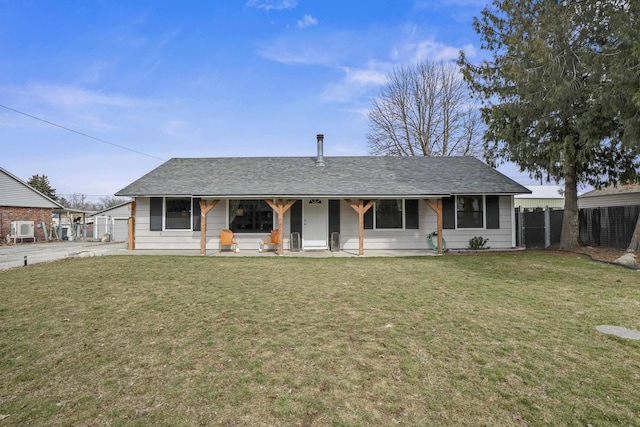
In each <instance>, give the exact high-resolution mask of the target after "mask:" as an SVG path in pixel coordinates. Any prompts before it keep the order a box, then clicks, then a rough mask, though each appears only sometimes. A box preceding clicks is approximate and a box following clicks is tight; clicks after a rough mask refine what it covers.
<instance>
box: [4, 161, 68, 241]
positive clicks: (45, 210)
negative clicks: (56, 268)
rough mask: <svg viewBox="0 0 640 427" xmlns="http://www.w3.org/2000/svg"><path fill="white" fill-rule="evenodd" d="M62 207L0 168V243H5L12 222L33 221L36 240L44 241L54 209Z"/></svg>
mask: <svg viewBox="0 0 640 427" xmlns="http://www.w3.org/2000/svg"><path fill="white" fill-rule="evenodd" d="M62 207H63V206H62V205H61V204H60V203H58V202H56V201H54V200H52V199H51V198H49V197H47V196H45V195H44V194H42V193H40V192H39V191H38V190H36V189H34V188H33V187H31V186H29V184H27V183H26V182H24V181H22V180H21V179H20V178H18V177H16V176H15V175H13V174H11V173H10V172H8V171H6V170H5V169H3V168H1V167H0V242H2V243H6V242H7V241H8V237H9V235H10V234H11V222H12V221H33V222H34V225H35V229H34V235H35V239H36V240H45V239H46V236H45V234H44V233H45V231H44V230H43V228H42V224H43V223H44V224H45V226H46V227H47V230H49V229H50V228H51V222H52V220H51V218H52V212H53V209H54V208H62Z"/></svg>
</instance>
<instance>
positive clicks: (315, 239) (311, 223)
mask: <svg viewBox="0 0 640 427" xmlns="http://www.w3.org/2000/svg"><path fill="white" fill-rule="evenodd" d="M302 203H303V206H302V249H327V247H328V246H327V236H328V233H329V232H328V227H329V225H328V223H329V221H328V214H329V208H328V205H329V201H328V200H327V199H303V200H302Z"/></svg>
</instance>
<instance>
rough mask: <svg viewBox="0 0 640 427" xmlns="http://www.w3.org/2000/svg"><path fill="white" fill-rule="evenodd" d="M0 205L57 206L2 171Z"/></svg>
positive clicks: (0, 176)
mask: <svg viewBox="0 0 640 427" xmlns="http://www.w3.org/2000/svg"><path fill="white" fill-rule="evenodd" d="M0 206H12V207H21V208H57V207H58V205H56V204H55V203H52V202H51V201H50V200H48V199H47V198H46V197H44V196H42V195H41V194H40V193H38V192H37V191H35V190H33V189H32V188H31V187H29V186H28V185H26V184H25V183H22V182H20V181H17V180H16V179H14V178H13V177H11V176H9V175H7V174H5V173H3V172H2V171H0Z"/></svg>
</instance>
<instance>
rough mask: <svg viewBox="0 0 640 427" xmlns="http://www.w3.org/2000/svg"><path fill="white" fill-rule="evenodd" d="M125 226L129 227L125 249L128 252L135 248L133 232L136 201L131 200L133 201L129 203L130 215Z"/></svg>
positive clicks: (134, 228) (134, 230)
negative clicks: (126, 248)
mask: <svg viewBox="0 0 640 427" xmlns="http://www.w3.org/2000/svg"><path fill="white" fill-rule="evenodd" d="M127 223H128V224H127V225H128V226H129V237H128V242H127V243H128V244H127V247H128V249H129V250H130V251H132V250H134V249H135V248H136V239H135V232H136V227H135V224H136V200H135V199H133V201H131V215H130V216H129V220H128V221H127Z"/></svg>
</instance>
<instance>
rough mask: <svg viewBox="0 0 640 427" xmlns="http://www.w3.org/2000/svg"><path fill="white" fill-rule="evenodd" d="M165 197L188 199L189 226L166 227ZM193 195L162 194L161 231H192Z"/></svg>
mask: <svg viewBox="0 0 640 427" xmlns="http://www.w3.org/2000/svg"><path fill="white" fill-rule="evenodd" d="M167 199H189V200H190V201H191V202H190V207H189V228H167ZM193 200H194V198H193V197H185V196H164V197H163V198H162V231H169V232H174V231H178V232H180V231H183V232H184V231H193Z"/></svg>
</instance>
